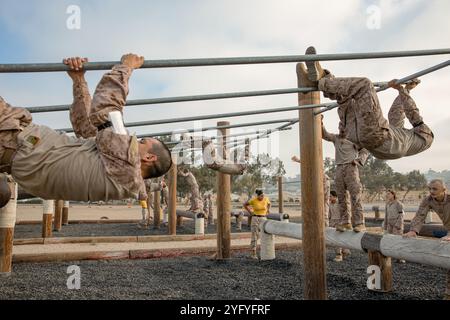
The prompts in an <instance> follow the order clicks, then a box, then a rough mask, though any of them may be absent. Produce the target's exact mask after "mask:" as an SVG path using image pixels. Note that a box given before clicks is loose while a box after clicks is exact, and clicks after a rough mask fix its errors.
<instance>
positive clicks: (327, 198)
mask: <svg viewBox="0 0 450 320" xmlns="http://www.w3.org/2000/svg"><path fill="white" fill-rule="evenodd" d="M330 189H331V183H330V177H328V176H327V175H326V174H325V173H324V174H323V198H324V199H323V203H324V204H323V209H324V212H325V216H324V219H325V226H326V227H328V225H329V219H328V211H329V210H330Z"/></svg>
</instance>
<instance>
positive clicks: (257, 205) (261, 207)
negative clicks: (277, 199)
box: [248, 197, 270, 216]
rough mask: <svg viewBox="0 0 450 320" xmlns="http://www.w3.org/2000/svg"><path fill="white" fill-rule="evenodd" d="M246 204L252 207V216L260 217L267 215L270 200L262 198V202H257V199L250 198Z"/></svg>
mask: <svg viewBox="0 0 450 320" xmlns="http://www.w3.org/2000/svg"><path fill="white" fill-rule="evenodd" d="M248 204H249V205H251V206H252V207H253V214H254V215H258V216H262V215H266V214H267V207H268V205H269V204H270V200H269V198H267V197H264V199H262V200H258V198H257V197H255V198H252V199H251V200H250V201H249V202H248Z"/></svg>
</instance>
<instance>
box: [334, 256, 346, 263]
mask: <svg viewBox="0 0 450 320" xmlns="http://www.w3.org/2000/svg"><path fill="white" fill-rule="evenodd" d="M342 260H344V258H343V257H342V254H337V255H336V257H335V258H334V259H333V261H334V262H342Z"/></svg>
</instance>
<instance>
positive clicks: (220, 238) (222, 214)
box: [217, 121, 231, 259]
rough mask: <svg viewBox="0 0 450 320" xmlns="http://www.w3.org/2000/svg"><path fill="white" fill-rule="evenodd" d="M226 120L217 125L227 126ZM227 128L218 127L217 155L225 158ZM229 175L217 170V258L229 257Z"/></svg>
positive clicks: (226, 155)
mask: <svg viewBox="0 0 450 320" xmlns="http://www.w3.org/2000/svg"><path fill="white" fill-rule="evenodd" d="M228 125H230V123H229V122H228V121H219V122H217V126H228ZM228 133H229V129H219V130H218V131H217V135H218V147H217V148H218V150H219V152H218V155H219V156H221V157H223V159H227V157H228V154H227V151H226V150H227V142H226V140H227V135H228ZM230 217H231V176H230V175H229V174H224V173H221V172H217V259H229V258H230V257H231V224H230V220H231V219H230Z"/></svg>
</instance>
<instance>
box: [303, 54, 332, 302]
mask: <svg viewBox="0 0 450 320" xmlns="http://www.w3.org/2000/svg"><path fill="white" fill-rule="evenodd" d="M301 66H303V64H302V63H299V64H297V80H298V86H299V87H314V86H316V85H317V84H316V83H312V82H311V81H309V79H308V77H307V74H305V73H304V72H303V70H302V68H301ZM305 69H306V68H305ZM298 102H299V105H305V104H316V103H320V92H318V91H315V92H311V93H306V94H304V93H299V94H298ZM314 112H315V109H302V110H299V120H300V121H299V127H300V159H301V190H302V217H303V252H304V254H303V268H304V270H303V274H304V277H305V278H304V291H303V297H304V299H307V300H325V299H327V281H326V262H325V261H326V260H325V259H326V250H325V236H324V227H325V221H324V202H323V199H324V190H323V156H322V131H321V120H320V117H319V116H315V115H314Z"/></svg>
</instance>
